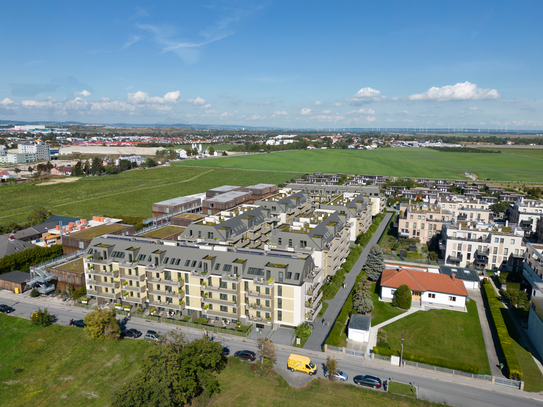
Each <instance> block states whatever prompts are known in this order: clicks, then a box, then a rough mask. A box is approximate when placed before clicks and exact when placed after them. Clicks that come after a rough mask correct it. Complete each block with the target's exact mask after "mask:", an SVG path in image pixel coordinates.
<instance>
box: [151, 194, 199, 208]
mask: <svg viewBox="0 0 543 407" xmlns="http://www.w3.org/2000/svg"><path fill="white" fill-rule="evenodd" d="M196 200H198V201H200V198H198V197H194V196H178V197H177V198H172V199H166V200H165V201H161V202H155V203H154V204H153V205H165V206H177V205H183V204H186V203H189V202H193V201H196Z"/></svg>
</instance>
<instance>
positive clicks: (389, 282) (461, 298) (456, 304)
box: [381, 266, 468, 310]
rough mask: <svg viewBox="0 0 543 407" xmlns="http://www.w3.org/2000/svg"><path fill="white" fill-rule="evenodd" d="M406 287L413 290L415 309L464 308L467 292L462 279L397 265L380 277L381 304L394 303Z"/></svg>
mask: <svg viewBox="0 0 543 407" xmlns="http://www.w3.org/2000/svg"><path fill="white" fill-rule="evenodd" d="M404 284H405V285H407V286H408V287H409V288H410V289H411V295H412V298H413V302H412V305H414V306H424V305H428V306H430V307H431V306H437V307H440V308H444V307H446V308H451V309H457V310H464V309H465V306H466V298H467V296H468V292H467V290H466V287H465V285H464V282H463V281H462V280H460V279H458V278H456V277H455V276H454V275H451V276H449V275H446V274H440V273H439V271H437V272H432V271H424V269H420V270H417V269H415V268H405V267H397V266H395V268H389V269H386V270H384V271H383V274H382V275H381V301H386V302H389V301H392V299H393V298H394V294H395V292H396V290H397V289H398V288H399V287H400V286H401V285H404Z"/></svg>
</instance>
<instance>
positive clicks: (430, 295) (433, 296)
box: [428, 293, 436, 298]
mask: <svg viewBox="0 0 543 407" xmlns="http://www.w3.org/2000/svg"><path fill="white" fill-rule="evenodd" d="M428 298H436V295H435V294H432V293H429V294H428Z"/></svg>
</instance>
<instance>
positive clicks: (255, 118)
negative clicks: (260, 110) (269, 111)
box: [249, 114, 266, 120]
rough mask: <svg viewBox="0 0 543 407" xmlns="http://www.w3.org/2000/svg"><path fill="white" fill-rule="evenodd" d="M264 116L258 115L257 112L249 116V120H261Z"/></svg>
mask: <svg viewBox="0 0 543 407" xmlns="http://www.w3.org/2000/svg"><path fill="white" fill-rule="evenodd" d="M265 118H266V116H260V115H259V114H254V115H253V116H252V117H249V120H262V119H265Z"/></svg>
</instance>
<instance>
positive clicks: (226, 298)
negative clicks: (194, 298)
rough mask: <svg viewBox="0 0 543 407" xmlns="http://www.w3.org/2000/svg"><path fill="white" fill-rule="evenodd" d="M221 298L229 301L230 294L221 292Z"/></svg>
mask: <svg viewBox="0 0 543 407" xmlns="http://www.w3.org/2000/svg"><path fill="white" fill-rule="evenodd" d="M210 294H211V293H210ZM220 299H221V300H223V301H228V295H226V294H221V296H220Z"/></svg>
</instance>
